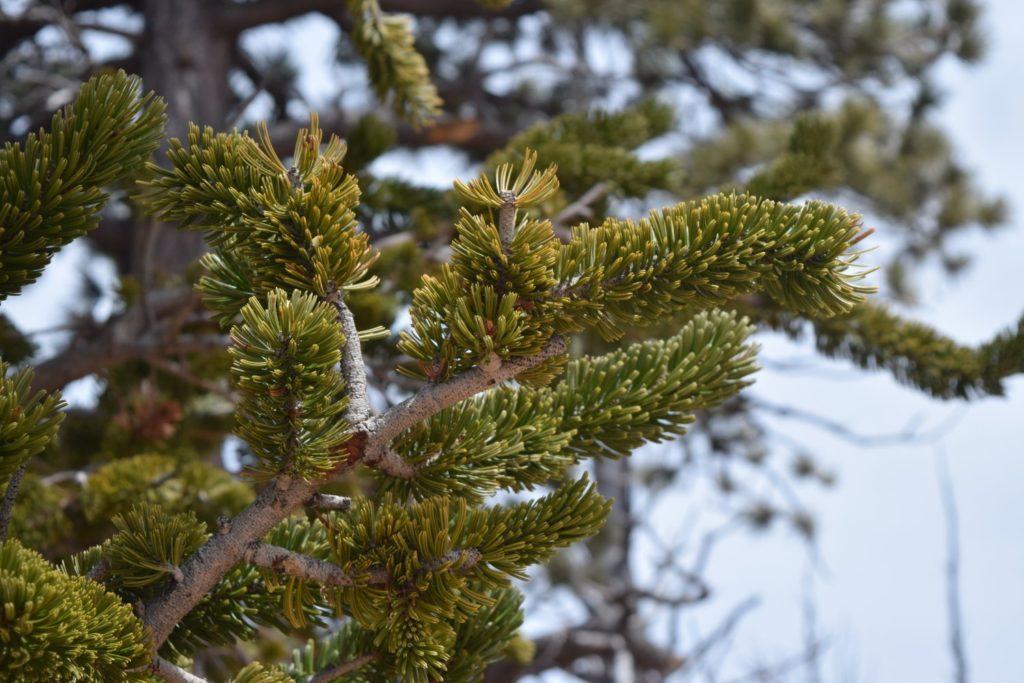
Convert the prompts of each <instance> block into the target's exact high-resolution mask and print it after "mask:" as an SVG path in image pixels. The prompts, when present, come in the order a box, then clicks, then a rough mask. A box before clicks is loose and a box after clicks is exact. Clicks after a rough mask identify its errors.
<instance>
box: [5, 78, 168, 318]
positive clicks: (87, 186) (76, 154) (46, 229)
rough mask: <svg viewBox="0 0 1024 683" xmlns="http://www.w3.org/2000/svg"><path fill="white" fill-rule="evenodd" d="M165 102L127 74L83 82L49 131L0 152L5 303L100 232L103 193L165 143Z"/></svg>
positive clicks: (54, 117)
mask: <svg viewBox="0 0 1024 683" xmlns="http://www.w3.org/2000/svg"><path fill="white" fill-rule="evenodd" d="M163 109H164V108H163V103H162V102H161V101H160V100H158V99H156V98H155V97H154V96H153V95H152V94H150V95H142V83H141V81H140V80H139V78H138V77H134V76H132V77H130V76H127V75H126V74H125V73H124V72H123V71H119V72H117V73H115V74H108V75H103V76H99V77H97V78H94V79H93V80H91V81H89V82H88V83H86V84H85V85H84V86H83V87H82V89H81V91H80V92H79V93H78V97H76V98H75V101H74V102H73V103H72V104H70V105H68V106H67V107H65V108H64V109H62V110H61V111H59V112H57V113H56V114H54V115H53V119H52V121H51V123H50V129H49V130H40V131H39V132H37V133H30V134H29V136H28V138H27V139H26V140H25V142H24V144H23V145H18V144H14V143H11V142H8V143H7V144H6V145H5V146H4V148H3V149H2V150H0V301H2V300H3V299H4V298H6V297H8V296H10V295H12V294H17V293H18V292H19V291H20V290H21V288H22V287H24V286H25V285H28V284H30V283H32V282H35V281H36V279H37V278H38V277H39V275H40V274H41V273H42V271H43V268H45V267H46V265H47V264H48V263H49V262H50V259H51V258H53V255H54V254H55V253H56V252H57V251H58V250H60V248H61V247H63V246H65V245H66V244H68V243H69V242H71V241H72V240H74V239H75V238H77V237H81V236H82V235H84V234H86V233H87V232H89V231H90V230H92V229H93V228H95V227H96V226H97V225H99V211H100V209H102V208H103V205H104V204H105V203H106V201H107V194H106V193H104V191H103V187H104V186H106V185H110V184H111V183H116V182H118V181H121V180H125V179H127V178H130V177H131V176H132V174H134V173H136V172H137V171H138V170H139V168H140V167H141V166H142V165H143V164H144V163H145V162H146V160H147V159H148V158H149V157H150V155H151V154H153V152H154V151H155V150H156V148H157V145H159V143H160V136H161V134H162V132H163V120H164V119H163Z"/></svg>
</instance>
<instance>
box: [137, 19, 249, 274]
mask: <svg viewBox="0 0 1024 683" xmlns="http://www.w3.org/2000/svg"><path fill="white" fill-rule="evenodd" d="M217 4H218V3H213V2H207V1H206V0H146V2H145V7H144V9H143V13H144V17H145V27H146V28H145V34H144V36H143V40H142V43H141V45H140V57H141V65H142V78H143V80H144V81H145V84H146V88H148V89H151V90H155V91H156V92H157V93H159V94H160V95H161V96H162V97H164V99H166V100H167V136H168V138H172V137H176V138H182V139H184V137H185V135H186V133H187V131H188V124H189V122H190V121H194V122H195V123H197V124H199V125H208V126H214V127H216V128H218V129H219V128H222V127H223V126H224V124H225V123H226V117H227V113H228V111H229V108H230V106H231V99H230V98H231V94H230V92H231V91H230V89H229V88H228V72H229V70H230V68H231V57H232V50H233V49H234V43H235V39H236V36H235V35H234V34H233V33H230V32H227V31H224V30H222V29H221V28H220V27H219V26H218V25H217V22H216V20H215V17H214V15H213V10H214V9H215V8H216V7H217ZM158 154H159V155H160V157H159V159H158V160H159V161H160V162H161V163H163V161H164V159H163V158H162V152H161V153H158ZM139 227H142V229H136V230H135V234H134V235H133V236H132V252H131V263H130V267H129V272H130V273H131V274H132V275H134V276H135V277H137V278H139V279H140V281H142V282H143V284H144V285H150V284H153V283H155V282H159V278H161V277H162V276H166V275H173V274H176V273H180V272H182V271H183V270H184V269H185V268H186V267H187V266H188V265H189V264H190V263H192V262H193V261H195V259H197V258H198V257H199V256H200V255H201V254H202V253H203V251H204V250H205V248H204V246H203V239H202V235H201V234H199V233H194V232H183V231H181V230H178V229H176V228H174V227H173V226H170V225H165V224H161V223H157V222H154V221H150V222H148V223H146V224H145V225H144V226H139Z"/></svg>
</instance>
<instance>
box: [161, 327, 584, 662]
mask: <svg viewBox="0 0 1024 683" xmlns="http://www.w3.org/2000/svg"><path fill="white" fill-rule="evenodd" d="M355 339H357V340H358V336H356V337H355ZM566 348H567V345H566V341H565V340H564V339H563V338H561V337H557V336H556V337H553V338H552V339H551V341H549V342H548V344H547V346H545V347H544V349H543V350H542V351H541V352H540V353H538V354H537V355H535V356H527V357H521V358H516V359H514V360H511V361H508V362H504V363H499V364H494V365H492V366H488V367H487V368H482V367H478V368H474V369H472V370H469V371H467V372H465V373H463V374H461V375H459V376H457V377H454V378H452V379H451V380H449V381H447V382H444V383H442V384H431V385H428V386H426V387H424V388H423V389H421V390H420V391H419V392H418V393H417V394H416V395H414V396H413V397H411V398H409V399H408V400H406V401H404V402H402V403H400V404H398V405H397V406H395V407H393V408H391V409H390V410H388V411H387V412H386V413H384V414H383V415H380V416H377V417H374V418H367V419H365V420H363V421H361V422H358V423H353V425H352V426H353V427H354V428H355V430H356V432H357V434H356V436H354V437H353V439H352V440H353V441H358V442H360V443H362V444H363V445H362V446H361V447H360V448H361V452H356V453H353V454H352V456H353V457H350V458H349V459H348V460H347V461H346V462H345V463H343V464H342V465H340V466H339V467H337V468H336V469H335V471H334V473H333V474H334V475H335V476H336V475H338V474H340V473H341V472H342V471H346V470H348V469H349V468H350V467H351V466H352V465H353V464H355V463H357V462H360V461H363V462H365V463H366V464H369V465H373V464H375V463H377V462H380V460H381V459H382V458H383V457H385V455H386V451H387V450H388V447H389V444H390V442H391V440H392V439H393V438H395V437H396V436H397V435H398V434H400V433H401V432H402V431H403V430H405V429H407V428H408V427H410V426H412V425H413V424H415V423H416V422H418V421H419V420H423V419H426V418H428V417H430V416H431V415H434V414H436V413H437V412H439V411H440V410H443V409H444V408H446V407H448V406H450V405H453V404H455V403H458V402H459V401H462V400H465V399H467V398H469V397H470V396H473V395H474V394H476V393H478V392H481V391H484V390H486V389H489V388H491V387H495V386H497V385H498V384H500V383H501V382H504V381H506V380H509V379H512V378H513V377H515V376H516V375H517V374H519V373H521V372H524V371H526V370H529V369H531V368H533V367H535V366H537V365H539V364H541V363H543V362H544V361H546V360H548V359H550V358H553V357H555V356H558V355H560V354H562V353H564V352H565V350H566ZM360 359H361V353H360ZM323 483H325V482H324V481H314V482H308V481H305V480H302V479H293V478H291V477H288V476H286V475H281V476H278V477H277V478H276V479H274V480H273V481H271V482H270V484H268V485H267V486H266V487H265V488H264V489H263V490H262V491H260V493H259V495H258V496H257V497H256V500H255V501H253V502H252V503H251V504H250V505H249V507H247V508H246V509H245V510H243V511H242V512H241V513H239V514H238V516H237V517H235V518H234V519H233V520H231V521H230V522H228V523H227V524H225V525H223V526H222V527H221V529H220V530H219V531H218V533H217V534H215V535H214V536H213V537H212V538H210V539H209V540H208V541H207V542H206V543H204V544H203V546H202V547H200V548H199V550H197V551H196V552H195V553H194V554H193V555H192V556H191V557H189V558H188V559H187V560H186V561H185V562H184V563H183V564H182V565H181V572H182V580H181V581H179V582H178V583H176V584H175V585H174V586H172V587H170V588H169V589H168V590H167V591H166V592H165V593H163V594H162V595H160V596H158V597H156V598H154V599H152V600H150V601H149V602H147V603H146V604H145V605H144V606H143V609H142V620H143V622H144V623H145V624H146V626H147V627H148V628H149V630H150V634H151V638H152V643H153V647H154V649H156V648H159V647H160V645H162V644H163V643H164V641H166V640H167V637H168V636H169V635H170V634H171V632H172V631H173V630H174V628H175V626H176V625H177V624H178V622H179V621H181V619H182V617H184V616H185V615H186V614H188V613H189V612H190V611H191V610H192V609H193V608H194V607H195V606H196V605H197V604H199V602H200V601H201V600H202V599H203V597H205V596H206V594H207V593H209V592H210V590H211V589H212V588H213V587H214V586H215V585H216V584H217V582H218V581H220V579H221V578H222V577H223V576H224V575H225V574H227V572H228V571H229V570H230V569H231V568H232V567H234V566H235V565H236V564H237V563H238V562H239V561H241V560H242V559H243V558H244V557H245V554H246V552H248V551H249V549H250V547H251V544H252V543H254V542H259V541H260V539H262V538H263V537H264V536H266V535H267V533H269V532H270V530H271V529H273V528H274V526H276V525H277V524H278V523H280V521H281V520H283V519H285V518H286V517H287V516H288V515H290V514H291V513H292V512H294V511H295V510H297V509H299V508H301V507H303V506H304V505H306V504H307V503H309V501H311V500H313V498H314V496H315V495H316V493H317V491H316V488H317V487H318V486H319V485H321V484H323Z"/></svg>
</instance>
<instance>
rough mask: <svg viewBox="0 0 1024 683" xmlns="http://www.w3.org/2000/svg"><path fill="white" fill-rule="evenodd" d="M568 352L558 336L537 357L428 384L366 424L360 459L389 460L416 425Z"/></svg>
mask: <svg viewBox="0 0 1024 683" xmlns="http://www.w3.org/2000/svg"><path fill="white" fill-rule="evenodd" d="M566 349H567V345H566V342H565V339H563V338H562V337H558V336H555V337H552V339H551V341H549V342H548V343H547V345H546V346H545V347H544V348H543V349H541V351H540V353H538V354H537V355H535V356H524V357H520V358H515V359H513V360H510V361H505V362H499V364H498V365H497V366H496V367H493V368H484V367H483V366H478V367H475V368H473V369H471V370H467V371H466V372H464V373H462V374H461V375H458V376H457V377H454V378H452V379H450V380H448V381H447V382H442V383H440V384H428V385H427V386H425V387H423V388H422V389H420V390H419V391H418V392H416V394H415V395H413V396H412V397H410V398H408V399H406V400H405V401H402V402H401V403H399V404H398V405H397V406H395V407H393V408H391V409H390V410H389V411H387V412H386V413H384V414H383V415H381V416H379V417H376V418H372V419H370V420H369V421H368V422H367V424H366V429H365V433H366V445H365V449H364V451H363V453H362V457H361V460H362V461H363V462H364V463H365V464H367V465H371V466H372V465H375V464H376V463H378V462H380V461H381V460H382V459H383V458H385V457H387V454H388V451H389V450H390V444H391V440H392V439H394V438H395V437H396V436H398V435H399V434H401V433H402V432H403V431H405V430H406V429H408V428H409V427H411V426H413V425H414V424H416V423H417V422H420V421H422V420H425V419H427V418H428V417H430V416H431V415H434V414H436V413H438V412H440V411H441V410H443V409H444V408H447V407H448V406H451V405H454V404H456V403H458V402H459V401H463V400H465V399H467V398H469V397H471V396H473V395H474V394H477V393H479V392H481V391H484V390H486V389H490V388H491V387H495V386H497V385H499V384H501V383H502V382H504V381H506V380H510V379H512V378H513V377H515V376H516V375H518V374H520V373H522V372H525V371H527V370H529V369H531V368H534V367H536V366H538V365H540V364H541V363H543V362H544V361H546V360H549V359H551V358H554V357H555V356H560V355H561V354H563V353H565V351H566Z"/></svg>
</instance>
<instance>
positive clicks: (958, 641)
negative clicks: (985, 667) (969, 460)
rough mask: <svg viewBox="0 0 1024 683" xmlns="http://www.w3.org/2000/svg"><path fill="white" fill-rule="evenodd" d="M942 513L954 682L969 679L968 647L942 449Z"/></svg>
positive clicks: (952, 500)
mask: <svg viewBox="0 0 1024 683" xmlns="http://www.w3.org/2000/svg"><path fill="white" fill-rule="evenodd" d="M935 471H936V475H937V477H938V481H939V495H940V497H941V501H942V513H943V517H944V518H945V521H946V573H945V575H946V616H947V619H948V621H949V653H950V657H951V658H952V660H953V681H954V683H967V682H968V680H970V679H969V676H968V665H967V647H966V645H965V644H964V626H963V609H962V601H961V599H960V519H959V513H958V512H957V506H956V495H955V493H954V491H953V477H952V475H951V474H950V472H949V458H948V457H947V456H946V454H945V453H944V452H943V451H942V449H939V450H938V451H937V452H936V454H935Z"/></svg>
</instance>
